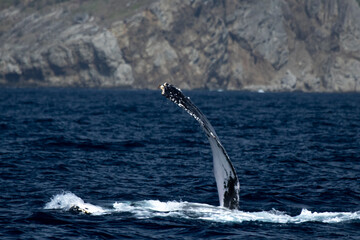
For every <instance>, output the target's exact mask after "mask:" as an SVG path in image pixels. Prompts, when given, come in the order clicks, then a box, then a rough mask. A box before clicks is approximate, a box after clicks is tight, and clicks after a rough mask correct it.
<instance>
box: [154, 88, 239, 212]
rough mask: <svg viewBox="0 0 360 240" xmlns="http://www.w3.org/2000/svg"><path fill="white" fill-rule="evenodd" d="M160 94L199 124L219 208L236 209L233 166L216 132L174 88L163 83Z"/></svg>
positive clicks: (237, 200) (236, 191) (237, 198)
mask: <svg viewBox="0 0 360 240" xmlns="http://www.w3.org/2000/svg"><path fill="white" fill-rule="evenodd" d="M160 89H161V90H162V92H161V94H162V95H163V96H164V97H166V98H167V99H169V100H170V101H172V102H174V103H175V104H176V105H178V106H179V107H181V108H183V109H184V110H185V111H186V112H187V113H189V114H190V115H191V116H192V117H193V118H195V119H196V121H198V122H199V123H200V126H201V127H202V129H203V130H204V132H205V134H206V136H207V138H208V139H209V142H210V146H211V151H212V155H213V170H214V175H215V180H216V186H217V190H218V195H219V202H220V206H222V207H226V208H229V209H238V207H239V192H240V184H239V180H238V177H237V175H236V172H235V169H234V166H233V165H232V163H231V161H230V158H229V156H228V154H227V152H226V150H225V148H224V147H223V145H222V144H221V142H220V140H219V138H218V136H217V135H216V132H215V130H214V128H213V126H211V124H210V122H209V121H208V120H207V118H206V117H205V115H204V114H203V113H202V112H201V111H200V109H199V108H197V107H196V106H195V104H193V103H192V102H191V100H190V98H189V97H186V96H185V95H184V94H183V93H182V92H181V90H180V89H178V88H176V87H175V86H173V85H171V84H169V83H164V84H162V85H160Z"/></svg>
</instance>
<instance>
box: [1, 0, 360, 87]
mask: <svg viewBox="0 0 360 240" xmlns="http://www.w3.org/2000/svg"><path fill="white" fill-rule="evenodd" d="M30 2H31V0H30ZM59 2H61V3H59V4H53V5H51V6H46V8H45V7H43V8H41V7H40V9H37V10H34V11H29V10H28V8H27V7H26V6H24V5H21V6H6V7H3V9H2V10H1V11H0V26H2V27H0V54H1V55H0V84H1V85H3V86H86V87H122V88H149V89H155V88H157V87H158V85H159V84H160V83H163V82H165V81H168V82H172V83H174V84H176V85H178V86H180V87H181V88H185V89H194V88H206V89H229V90H252V91H257V90H259V89H263V90H265V91H295V90H300V91H316V92H348V91H354V92H359V91H360V8H359V5H358V3H357V1H355V0H303V1H299V0H271V1H269V0H257V1H249V0H212V1H206V0H171V1H170V0H159V1H139V0H138V1H136V0H135V1H124V0H122V1H118V2H116V1H113V4H116V3H118V4H117V5H116V6H117V9H116V10H114V8H110V9H111V10H110V9H107V8H106V4H105V5H101V4H100V5H99V6H97V9H96V11H93V12H91V11H89V10H86V9H85V8H82V6H83V5H81V4H79V3H78V4H76V1H75V0H73V1H71V0H70V1H59ZM81 2H82V1H81ZM85 2H86V1H85ZM87 2H91V1H87ZM106 2H108V1H106ZM119 4H121V5H119ZM108 8H109V7H108ZM126 9H132V11H131V12H130V14H129V11H125V10H126ZM97 12H101V13H104V14H103V15H101V16H100V15H96V13H97ZM117 12H119V14H117ZM124 12H127V15H126V16H124V14H120V13H124ZM106 13H109V14H106ZM110 13H111V14H110Z"/></svg>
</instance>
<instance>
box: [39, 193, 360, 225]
mask: <svg viewBox="0 0 360 240" xmlns="http://www.w3.org/2000/svg"><path fill="white" fill-rule="evenodd" d="M44 208H45V209H59V210H63V211H72V212H77V213H83V214H89V215H105V214H114V213H131V214H133V216H134V217H135V218H139V219H144V218H154V217H175V218H183V219H194V220H205V221H212V222H223V223H226V222H231V223H242V222H246V221H258V222H267V223H304V222H322V223H339V222H345V221H351V220H360V211H357V212H322V213H317V212H311V211H309V210H307V209H302V211H301V213H300V215H297V216H290V215H288V214H286V213H284V212H281V211H277V210H274V209H273V210H270V211H261V212H244V211H239V210H229V209H227V208H223V207H216V206H211V205H208V204H202V203H191V202H177V201H168V202H161V201H159V200H143V201H135V202H130V201H124V202H115V203H114V204H113V206H112V208H103V207H101V206H96V205H93V204H90V203H85V202H84V200H82V199H81V198H80V197H78V196H76V195H75V194H73V193H71V192H67V193H62V194H58V195H55V196H54V197H52V198H51V200H50V202H48V203H46V205H45V207H44Z"/></svg>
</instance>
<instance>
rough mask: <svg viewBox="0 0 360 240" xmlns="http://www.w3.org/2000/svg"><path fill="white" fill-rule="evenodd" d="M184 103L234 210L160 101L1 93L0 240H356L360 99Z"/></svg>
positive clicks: (206, 97) (85, 93) (213, 96)
mask: <svg viewBox="0 0 360 240" xmlns="http://www.w3.org/2000/svg"><path fill="white" fill-rule="evenodd" d="M185 94H186V95H188V96H190V97H191V99H192V101H193V102H194V103H195V104H196V105H197V106H198V107H199V108H200V109H201V110H202V112H203V113H204V114H205V115H206V116H207V118H208V119H209V120H210V122H211V123H212V125H213V127H214V128H215V130H216V132H217V134H218V136H219V137H220V140H221V141H222V144H223V145H224V147H225V149H226V150H227V152H228V154H229V156H230V158H231V160H232V162H233V164H234V167H235V169H236V171H237V174H238V176H239V180H240V189H241V190H240V209H239V210H233V211H231V210H227V209H225V208H222V207H219V206H218V205H219V203H218V196H217V190H216V185H215V179H214V177H213V173H212V156H211V150H210V146H209V143H208V141H207V138H206V136H205V135H204V133H203V132H202V130H201V128H200V126H198V123H197V122H196V121H195V120H194V119H193V118H191V117H190V116H189V115H188V114H187V113H185V112H184V111H182V110H181V109H180V108H178V107H177V106H176V105H175V104H173V103H171V102H170V101H168V100H166V99H165V98H164V97H162V96H161V94H160V91H123V90H96V89H1V90H0V172H1V175H0V189H1V198H0V209H1V210H0V239H129V238H130V239H360V95H358V94H305V93H262V94H260V93H248V92H205V91H185ZM79 210H83V212H82V211H79ZM84 212H85V213H84Z"/></svg>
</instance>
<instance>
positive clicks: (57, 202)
mask: <svg viewBox="0 0 360 240" xmlns="http://www.w3.org/2000/svg"><path fill="white" fill-rule="evenodd" d="M44 208H45V209H61V210H64V211H70V210H72V209H73V210H75V211H78V212H82V213H86V214H93V215H102V214H104V213H106V210H105V209H103V208H102V207H99V206H96V205H92V204H90V203H85V202H84V200H82V199H81V198H79V197H78V196H76V195H75V194H73V193H70V192H67V193H62V194H58V195H55V196H54V197H52V198H51V201H50V202H48V203H46V205H45V207H44Z"/></svg>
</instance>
